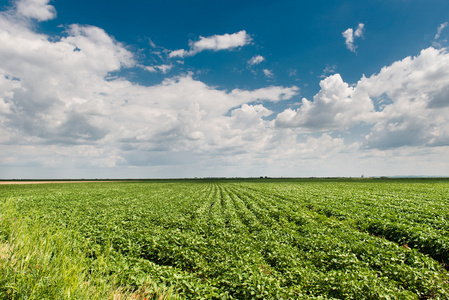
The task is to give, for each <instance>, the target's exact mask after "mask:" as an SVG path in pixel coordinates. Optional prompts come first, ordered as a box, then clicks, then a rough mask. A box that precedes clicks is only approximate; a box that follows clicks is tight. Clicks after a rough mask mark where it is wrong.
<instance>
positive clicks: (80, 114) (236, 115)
mask: <svg viewBox="0 0 449 300" xmlns="http://www.w3.org/2000/svg"><path fill="white" fill-rule="evenodd" d="M20 22H21V21H11V19H6V17H5V16H0V131H1V136H2V138H1V142H2V143H3V145H5V147H9V146H8V145H17V144H22V145H28V146H27V147H29V148H28V149H31V148H32V149H33V150H32V151H31V150H30V151H29V152H27V151H25V150H23V151H19V152H20V153H21V154H20V155H25V156H26V153H31V152H36V153H40V154H39V155H40V157H39V159H42V161H40V162H39V164H41V165H47V166H49V165H51V161H50V160H52V161H55V159H52V158H51V157H49V156H48V155H45V154H44V153H45V151H46V150H47V151H50V152H54V151H56V149H64V150H63V151H62V150H61V151H59V152H58V153H57V154H55V155H56V156H58V157H59V158H58V159H56V161H58V162H61V161H63V160H64V159H63V157H64V156H67V157H73V159H77V160H78V161H83V164H84V163H85V164H86V165H89V164H90V165H103V166H105V167H107V166H113V165H127V164H128V165H133V164H135V165H139V164H141V165H152V164H160V163H161V161H157V162H156V161H154V160H164V161H166V162H167V163H168V162H169V161H178V160H180V159H181V157H182V156H181V155H178V154H179V153H180V152H183V151H184V152H186V151H189V152H191V153H192V154H191V155H194V154H195V153H196V154H198V155H200V154H201V155H206V154H207V155H212V154H213V153H223V151H225V152H226V153H242V152H247V151H248V150H247V149H258V150H257V151H262V152H263V151H265V150H264V149H265V148H266V147H268V146H271V144H267V143H268V140H267V138H268V137H266V138H265V137H264V136H265V134H266V131H267V130H271V131H274V130H275V129H274V128H272V126H271V125H270V123H269V122H268V121H265V120H264V119H263V118H264V117H266V116H267V115H269V114H271V112H270V111H269V110H268V109H266V108H265V107H264V106H263V104H262V103H263V102H264V101H272V102H277V101H281V100H287V99H290V98H291V97H293V96H294V95H296V94H297V91H298V88H296V87H279V86H271V87H266V88H261V89H256V90H241V89H234V90H232V91H225V90H219V89H216V88H213V87H211V86H208V85H206V84H204V83H203V82H201V81H198V80H195V79H193V78H192V75H189V74H188V75H182V76H175V77H172V78H168V79H165V80H164V81H163V82H162V83H161V84H158V85H153V86H142V85H139V84H135V83H132V82H129V81H127V80H126V79H124V78H121V77H118V76H117V77H111V76H110V75H109V74H110V73H111V72H113V71H118V70H121V69H122V68H123V67H132V66H136V62H135V60H134V58H133V54H132V53H131V52H129V51H128V50H127V49H126V48H125V47H124V46H123V45H122V44H120V43H119V42H117V41H115V40H114V39H113V38H112V37H110V36H109V35H108V34H107V33H106V32H105V31H104V30H102V29H100V28H98V27H94V26H81V25H76V24H75V25H71V26H69V28H68V30H67V31H66V33H67V36H65V37H62V38H60V39H59V40H52V39H49V38H48V36H45V35H40V34H37V33H35V32H33V30H32V29H31V28H28V27H27V26H22V25H23V24H21V23H20ZM11 32H20V34H11ZM220 43H221V42H220ZM220 43H218V46H217V49H218V48H226V47H227V46H224V45H228V46H229V45H235V44H232V43H231V42H229V43H224V44H223V45H221V44H220ZM220 45H221V46H220ZM202 47H203V48H207V47H206V46H202ZM151 68H154V70H156V71H160V72H168V70H169V69H170V65H158V66H153V67H148V68H147V70H148V71H153V69H151ZM255 101H258V102H259V104H257V105H250V103H253V102H255ZM270 128H271V129H270ZM268 136H270V135H268ZM255 141H257V143H255ZM252 143H254V144H253V145H252ZM55 145H60V147H61V148H57V147H55ZM65 145H73V146H72V147H68V146H65ZM8 149H9V148H8ZM158 151H165V153H166V154H164V156H163V157H162V156H160V155H157V153H160V152H158ZM105 152H108V153H110V154H108V155H106V154H105ZM170 153H173V154H170ZM176 153H178V154H176ZM10 154H11V152H6V151H5V152H4V154H3V155H0V161H1V162H2V163H3V164H8V162H11V159H12V158H11V157H8V156H9V155H10ZM196 154H195V155H196ZM17 155H19V154H16V156H14V157H17ZM36 155H38V154H36ZM191 155H190V156H189V155H187V156H186V159H191ZM88 156H91V159H92V160H93V161H92V163H90V162H89V159H90V158H89V157H88ZM76 157H78V158H76ZM83 157H84V158H83ZM101 157H103V158H101ZM34 159H37V158H33V159H30V160H25V161H28V163H32V160H34ZM39 159H38V160H39ZM12 160H13V161H16V162H17V161H20V159H19V158H18V157H17V159H15V160H14V159H12ZM181 161H182V159H181Z"/></svg>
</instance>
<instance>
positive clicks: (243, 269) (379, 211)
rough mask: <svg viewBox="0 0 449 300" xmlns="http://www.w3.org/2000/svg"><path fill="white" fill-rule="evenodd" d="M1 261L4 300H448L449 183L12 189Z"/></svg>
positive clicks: (0, 205) (4, 189)
mask: <svg viewBox="0 0 449 300" xmlns="http://www.w3.org/2000/svg"><path fill="white" fill-rule="evenodd" d="M58 183H59V182H58ZM0 262H1V265H0V298H1V299H108V298H109V299H128V298H129V299H138V298H139V299H144V298H147V299H153V298H154V299H172V298H173V299H176V298H179V299H186V298H187V299H201V298H203V299H332V298H333V299H449V281H448V280H449V275H448V272H447V268H448V265H447V264H448V263H449V179H363V180H361V179H248V180H244V179H239V180H153V181H141V182H84V183H74V182H69V183H65V184H56V183H48V184H38V185H36V184H30V185H1V186H0Z"/></svg>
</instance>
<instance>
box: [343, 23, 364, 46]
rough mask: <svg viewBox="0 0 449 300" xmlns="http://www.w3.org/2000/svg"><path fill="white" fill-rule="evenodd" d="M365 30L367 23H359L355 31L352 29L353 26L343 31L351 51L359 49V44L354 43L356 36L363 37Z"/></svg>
mask: <svg viewBox="0 0 449 300" xmlns="http://www.w3.org/2000/svg"><path fill="white" fill-rule="evenodd" d="M364 31H365V25H364V24H363V23H359V25H358V26H357V29H356V30H355V32H354V29H352V28H348V29H346V30H345V31H343V33H342V35H343V37H344V38H345V44H346V47H347V48H348V49H349V50H350V51H351V52H356V49H357V46H356V45H354V38H360V37H363V33H364Z"/></svg>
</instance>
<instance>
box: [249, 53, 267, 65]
mask: <svg viewBox="0 0 449 300" xmlns="http://www.w3.org/2000/svg"><path fill="white" fill-rule="evenodd" d="M263 61H265V58H264V57H263V56H261V55H256V56H254V57H253V58H251V59H250V60H248V65H250V66H255V65H258V64H260V63H261V62H263Z"/></svg>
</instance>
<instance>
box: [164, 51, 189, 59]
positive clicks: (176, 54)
mask: <svg viewBox="0 0 449 300" xmlns="http://www.w3.org/2000/svg"><path fill="white" fill-rule="evenodd" d="M168 55H169V57H181V58H183V57H184V56H186V55H188V51H186V50H184V49H179V50H174V51H171V52H170V53H169V54H168Z"/></svg>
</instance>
